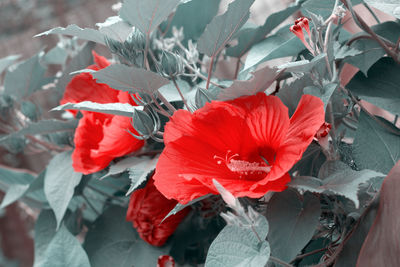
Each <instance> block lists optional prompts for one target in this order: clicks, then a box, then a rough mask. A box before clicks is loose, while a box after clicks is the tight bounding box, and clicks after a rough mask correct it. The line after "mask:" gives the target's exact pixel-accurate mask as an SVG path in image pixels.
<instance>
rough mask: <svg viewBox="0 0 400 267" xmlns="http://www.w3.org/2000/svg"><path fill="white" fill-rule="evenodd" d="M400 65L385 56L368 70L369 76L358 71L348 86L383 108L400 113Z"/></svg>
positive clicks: (363, 97) (352, 90) (355, 92)
mask: <svg viewBox="0 0 400 267" xmlns="http://www.w3.org/2000/svg"><path fill="white" fill-rule="evenodd" d="M399 73H400V66H399V64H397V63H396V62H395V61H394V60H393V59H392V58H388V57H384V58H381V59H380V60H379V61H378V62H376V63H375V64H374V65H373V66H372V67H371V68H370V69H369V71H368V77H365V76H364V75H363V74H362V73H361V72H358V73H357V74H356V75H355V76H354V77H353V79H351V81H350V82H349V83H348V85H347V88H348V89H349V90H350V91H351V92H353V93H354V94H356V95H358V96H359V97H360V98H361V99H363V100H365V101H368V102H369V103H372V104H374V105H376V106H378V107H380V108H382V109H385V110H387V111H390V112H392V113H394V114H398V115H400V75H399Z"/></svg>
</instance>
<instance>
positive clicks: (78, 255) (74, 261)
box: [40, 225, 90, 267]
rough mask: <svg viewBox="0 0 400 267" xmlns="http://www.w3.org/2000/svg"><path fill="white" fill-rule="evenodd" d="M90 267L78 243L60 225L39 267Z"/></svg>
mask: <svg viewBox="0 0 400 267" xmlns="http://www.w3.org/2000/svg"><path fill="white" fill-rule="evenodd" d="M47 266H48V267H65V266H76V267H90V263H89V259H88V256H87V255H86V253H85V251H84V250H83V248H82V246H81V244H80V243H79V241H78V240H77V239H76V238H75V237H74V236H73V235H72V234H71V233H70V232H69V231H68V230H67V228H66V227H65V226H64V225H62V226H61V227H60V230H58V232H57V233H56V234H55V236H54V237H53V239H52V240H51V242H50V244H49V245H48V246H47V249H46V258H45V259H44V261H43V263H42V264H41V265H40V267H47Z"/></svg>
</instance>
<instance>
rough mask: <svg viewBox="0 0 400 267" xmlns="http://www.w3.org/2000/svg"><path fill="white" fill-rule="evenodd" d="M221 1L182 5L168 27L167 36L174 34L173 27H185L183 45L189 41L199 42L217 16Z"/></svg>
mask: <svg viewBox="0 0 400 267" xmlns="http://www.w3.org/2000/svg"><path fill="white" fill-rule="evenodd" d="M220 2H221V0H192V1H190V2H187V3H183V4H180V5H179V6H178V7H177V9H176V12H175V15H174V18H173V19H172V21H171V22H170V23H168V24H169V25H168V26H167V27H169V30H168V33H167V35H171V34H172V27H173V26H175V27H177V28H178V29H179V28H180V27H183V35H184V39H183V41H182V43H183V44H184V45H186V44H187V41H188V40H189V39H191V40H197V39H198V38H199V37H200V35H201V34H202V33H203V32H204V29H205V28H206V26H207V24H208V23H210V21H211V20H212V19H213V18H214V17H215V15H217V12H218V7H219V4H220Z"/></svg>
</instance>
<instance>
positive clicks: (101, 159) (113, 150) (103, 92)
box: [60, 52, 144, 174]
mask: <svg viewBox="0 0 400 267" xmlns="http://www.w3.org/2000/svg"><path fill="white" fill-rule="evenodd" d="M93 57H94V60H95V63H96V64H95V65H91V66H89V67H88V68H89V69H92V70H99V69H102V68H105V67H107V66H108V65H110V63H109V62H108V61H107V59H106V58H104V57H102V56H99V55H97V54H96V53H95V52H93ZM82 101H92V102H97V103H116V102H118V103H129V104H131V105H134V106H136V104H135V102H134V101H133V100H132V99H131V96H130V95H129V93H128V92H123V91H119V90H114V89H112V88H111V87H109V86H108V85H106V84H99V83H96V80H95V79H93V78H92V75H91V74H89V73H81V74H78V75H76V76H75V77H74V78H73V79H72V80H71V82H70V83H69V84H68V85H67V87H66V89H65V93H64V97H63V99H62V100H61V101H60V103H61V104H65V103H68V102H70V103H78V102H82ZM71 112H72V113H73V114H76V113H77V112H76V111H71ZM81 112H82V114H83V118H82V119H81V120H80V121H79V125H78V128H77V129H76V132H75V137H74V142H75V150H74V152H73V154H72V160H73V167H74V169H75V171H77V172H82V173H84V174H89V173H94V172H97V171H100V170H102V169H104V168H105V167H107V166H108V164H109V163H110V162H111V161H112V160H113V159H114V158H117V157H121V156H124V155H126V154H129V153H131V152H133V151H135V150H138V149H139V148H141V147H142V146H143V144H144V143H143V141H140V140H138V139H136V138H134V137H133V136H132V135H130V134H129V133H128V132H127V131H126V130H127V129H129V130H130V131H132V132H133V133H136V131H135V130H134V129H133V127H132V125H131V119H130V118H128V117H123V116H116V115H108V114H102V113H97V112H90V111H81ZM136 134H137V133H136Z"/></svg>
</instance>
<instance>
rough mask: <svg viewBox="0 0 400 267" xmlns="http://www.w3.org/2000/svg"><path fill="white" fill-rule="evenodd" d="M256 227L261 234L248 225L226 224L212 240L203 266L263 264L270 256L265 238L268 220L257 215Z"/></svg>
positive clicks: (256, 265) (251, 266) (221, 266)
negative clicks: (260, 230)
mask: <svg viewBox="0 0 400 267" xmlns="http://www.w3.org/2000/svg"><path fill="white" fill-rule="evenodd" d="M259 218H260V220H259V221H258V227H257V228H260V229H263V231H262V232H263V234H262V235H260V233H259V232H258V231H257V234H258V235H259V238H260V239H261V240H262V241H261V242H260V241H259V239H258V238H257V235H256V234H255V233H254V232H253V230H252V229H251V228H250V227H239V226H236V225H227V226H225V228H224V229H222V231H221V232H220V233H219V234H218V236H217V237H216V238H215V239H214V241H213V242H212V244H211V246H210V248H209V250H208V254H207V259H206V264H205V267H225V266H246V267H247V266H248V267H259V266H265V264H266V263H267V262H268V259H269V256H270V252H271V249H270V246H269V243H268V242H267V241H265V238H266V236H267V234H268V222H267V220H266V219H265V217H264V216H259Z"/></svg>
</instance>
